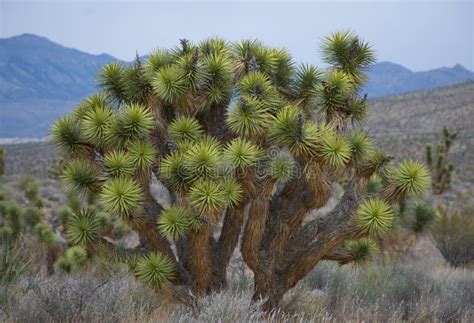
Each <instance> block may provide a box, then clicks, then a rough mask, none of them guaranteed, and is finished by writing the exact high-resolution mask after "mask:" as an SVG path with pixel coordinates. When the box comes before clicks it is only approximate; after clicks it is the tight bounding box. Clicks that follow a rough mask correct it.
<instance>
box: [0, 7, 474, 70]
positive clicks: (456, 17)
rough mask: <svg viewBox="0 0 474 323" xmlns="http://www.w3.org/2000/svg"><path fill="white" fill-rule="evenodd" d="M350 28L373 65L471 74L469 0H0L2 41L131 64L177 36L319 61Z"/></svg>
mask: <svg viewBox="0 0 474 323" xmlns="http://www.w3.org/2000/svg"><path fill="white" fill-rule="evenodd" d="M347 28H350V29H352V30H354V31H355V32H357V33H358V34H359V35H360V36H361V37H362V38H363V39H365V40H366V41H369V42H370V43H371V44H372V45H373V47H374V49H375V50H376V52H377V58H378V60H379V61H392V62H396V63H400V64H402V65H404V66H406V67H408V68H410V69H413V70H416V71H419V70H427V69H432V68H436V67H440V66H452V65H454V64H457V63H460V64H462V65H464V66H465V67H467V68H469V69H470V70H473V69H474V50H473V47H474V45H473V44H474V32H473V30H474V0H468V1H456V0H444V1H408V0H403V1H384V0H379V1H359V0H353V1H334V0H333V1H302V2H294V1H293V2H290V1H260V2H250V1H234V2H231V1H221V2H199V1H173V2H163V1H124V0H122V1H87V0H86V1H84V0H83V1H70V0H63V1H22V0H15V1H12V0H0V37H2V38H4V37H10V36H14V35H19V34H22V33H33V34H37V35H41V36H45V37H47V38H49V39H51V40H53V41H55V42H58V43H60V44H63V45H65V46H68V47H74V48H77V49H80V50H82V51H86V52H89V53H94V54H99V53H108V54H111V55H113V56H116V57H118V58H121V59H124V60H131V59H132V58H133V57H134V56H135V52H136V51H138V52H139V54H141V55H142V54H145V53H147V52H149V51H150V50H152V49H153V48H156V47H170V46H173V45H175V44H176V43H177V41H178V39H180V38H187V39H190V40H193V41H199V40H201V39H203V38H207V37H209V36H221V37H224V38H226V39H229V40H238V39H242V38H258V39H260V40H262V41H264V42H266V43H268V44H270V45H274V46H281V47H286V48H287V49H289V50H290V51H291V52H292V54H293V56H294V57H295V60H296V61H298V62H309V63H316V64H319V63H320V60H319V58H320V53H319V43H320V39H321V37H323V36H325V35H328V34H329V33H330V32H332V31H335V30H340V29H347Z"/></svg>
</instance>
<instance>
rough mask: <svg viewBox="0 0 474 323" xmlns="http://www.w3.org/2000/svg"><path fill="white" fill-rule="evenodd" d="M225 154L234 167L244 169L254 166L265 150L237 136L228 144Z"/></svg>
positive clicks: (225, 158)
mask: <svg viewBox="0 0 474 323" xmlns="http://www.w3.org/2000/svg"><path fill="white" fill-rule="evenodd" d="M223 155H224V160H225V161H226V162H227V163H229V164H230V165H231V166H232V167H234V168H240V169H242V168H245V167H249V166H254V165H255V164H256V163H257V161H258V160H259V158H260V157H262V156H263V151H262V150H261V149H260V147H258V146H256V145H254V144H252V143H251V142H249V141H247V140H245V139H241V138H237V139H234V140H232V141H231V142H229V143H228V144H227V146H226V148H225V149H224V153H223Z"/></svg>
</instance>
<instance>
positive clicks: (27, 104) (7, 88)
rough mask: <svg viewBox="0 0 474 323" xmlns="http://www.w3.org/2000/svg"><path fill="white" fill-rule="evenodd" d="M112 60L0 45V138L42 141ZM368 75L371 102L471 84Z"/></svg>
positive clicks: (383, 69) (381, 66)
mask: <svg viewBox="0 0 474 323" xmlns="http://www.w3.org/2000/svg"><path fill="white" fill-rule="evenodd" d="M115 60H117V59H116V58H114V57H113V56H110V55H107V54H102V55H91V54H88V53H84V52H81V51H79V50H77V49H73V48H67V47H64V46H61V45H59V44H57V43H54V42H52V41H50V40H48V39H47V38H44V37H39V36H36V35H32V34H23V35H20V36H15V37H11V38H3V39H0V115H1V118H0V138H12V137H20V138H24V137H44V136H46V135H47V134H48V128H49V125H50V124H51V123H52V122H53V121H54V120H56V119H57V118H58V117H59V116H61V115H64V114H66V113H67V112H69V111H70V110H71V109H72V108H73V107H74V105H75V104H76V103H77V102H78V101H79V100H80V99H82V98H84V97H86V96H88V95H90V94H91V93H94V92H95V91H96V90H97V88H96V79H95V77H96V73H97V71H98V70H99V68H100V67H101V66H102V65H104V64H107V63H109V62H111V61H115ZM368 75H369V83H368V85H367V87H366V89H365V92H367V93H368V94H369V98H375V97H381V96H387V95H394V94H399V93H404V92H411V91H417V90H420V89H428V88H435V87H441V86H447V85H452V84H457V83H462V82H465V81H467V80H469V79H474V73H472V72H470V71H468V70H466V69H465V68H463V67H462V66H460V65H456V66H454V67H452V68H446V67H443V68H439V69H435V70H431V71H426V72H412V71H410V70H408V69H406V68H405V67H403V66H401V65H397V64H394V63H389V62H382V63H378V64H375V65H374V66H373V67H372V68H371V69H370V70H369V71H368Z"/></svg>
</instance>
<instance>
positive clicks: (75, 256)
mask: <svg viewBox="0 0 474 323" xmlns="http://www.w3.org/2000/svg"><path fill="white" fill-rule="evenodd" d="M64 256H65V257H66V259H67V260H69V262H70V263H71V265H72V266H75V267H79V266H82V265H84V263H85V262H86V261H87V251H86V249H84V247H82V246H73V247H70V248H68V249H66V251H65V252H64Z"/></svg>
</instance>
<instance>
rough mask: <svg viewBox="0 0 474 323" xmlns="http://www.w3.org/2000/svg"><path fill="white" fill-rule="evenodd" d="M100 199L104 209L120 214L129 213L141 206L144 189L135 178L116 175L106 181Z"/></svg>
mask: <svg viewBox="0 0 474 323" xmlns="http://www.w3.org/2000/svg"><path fill="white" fill-rule="evenodd" d="M100 199H101V202H102V204H103V207H104V210H106V211H109V212H112V213H115V214H118V215H128V214H130V213H131V212H133V211H134V210H136V209H137V208H138V207H139V206H140V203H141V201H142V191H141V189H140V186H139V185H138V184H137V183H136V182H135V181H134V180H133V179H131V178H128V177H116V178H112V179H109V180H107V181H106V182H105V183H104V185H103V187H102V192H101V193H100Z"/></svg>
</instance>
